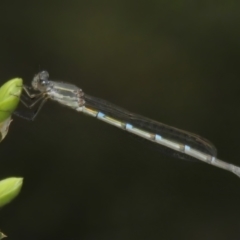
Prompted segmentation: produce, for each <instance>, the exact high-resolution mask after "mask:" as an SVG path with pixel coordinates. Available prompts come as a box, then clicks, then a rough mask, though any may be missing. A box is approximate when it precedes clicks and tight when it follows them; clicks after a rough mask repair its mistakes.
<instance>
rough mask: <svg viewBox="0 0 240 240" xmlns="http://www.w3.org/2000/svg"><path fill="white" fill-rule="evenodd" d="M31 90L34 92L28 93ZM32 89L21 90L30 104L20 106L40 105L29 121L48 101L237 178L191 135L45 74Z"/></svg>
mask: <svg viewBox="0 0 240 240" xmlns="http://www.w3.org/2000/svg"><path fill="white" fill-rule="evenodd" d="M31 88H32V89H33V90H35V91H37V93H36V94H32V93H30V91H29V90H30V89H31ZM31 88H29V87H27V86H24V88H23V89H24V91H25V92H26V94H27V95H28V97H30V98H31V99H33V102H32V103H31V104H30V105H28V104H26V103H25V102H24V101H23V103H24V104H25V105H26V106H27V107H29V108H32V107H33V106H35V105H36V104H37V103H39V102H40V104H39V106H38V108H37V110H36V112H35V114H34V115H33V116H32V118H31V120H34V119H35V117H36V116H37V114H38V113H39V111H40V110H41V108H42V106H43V105H44V103H45V102H46V101H47V100H48V99H51V100H54V101H57V102H59V103H60V104H62V105H64V106H68V107H70V108H72V109H74V110H75V111H77V112H83V113H85V114H87V115H89V116H92V117H96V118H97V119H99V120H102V121H104V122H106V123H108V124H111V125H114V126H116V127H118V128H120V129H122V130H125V131H127V132H129V133H132V134H134V135H136V136H137V137H139V138H143V139H146V140H148V141H149V142H152V143H153V144H154V145H155V146H156V147H157V148H158V149H159V150H161V151H162V152H163V153H165V154H168V155H170V156H173V157H176V158H180V159H185V160H200V161H203V162H206V163H209V164H211V165H214V166H216V167H219V168H222V169H225V170H227V171H230V172H232V173H234V174H236V175H238V176H239V177H240V168H239V167H237V166H235V165H233V164H230V163H227V162H224V161H222V160H219V159H217V150H216V148H215V146H214V145H213V144H212V143H211V142H210V141H208V140H207V139H205V138H203V137H201V136H198V135H196V134H194V133H190V132H187V131H184V130H181V129H177V128H175V127H172V126H168V125H166V124H163V123H160V122H156V121H154V120H151V119H148V118H146V117H143V116H140V115H137V114H134V113H132V112H129V111H127V110H125V109H123V108H120V107H118V106H116V105H113V104H112V103H109V102H107V101H105V100H102V99H99V98H96V97H93V96H90V95H88V94H85V93H84V92H83V91H82V89H80V88H79V87H77V86H75V85H73V84H69V83H63V82H56V81H52V80H50V79H49V74H48V72H47V71H42V72H39V73H38V74H36V75H35V76H34V78H33V80H32V87H31Z"/></svg>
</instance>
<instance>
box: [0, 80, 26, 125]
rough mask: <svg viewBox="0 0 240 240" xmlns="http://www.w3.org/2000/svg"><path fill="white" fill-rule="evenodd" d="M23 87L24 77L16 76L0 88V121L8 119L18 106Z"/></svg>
mask: <svg viewBox="0 0 240 240" xmlns="http://www.w3.org/2000/svg"><path fill="white" fill-rule="evenodd" d="M22 87H23V83H22V79H21V78H14V79H11V80H9V81H7V82H6V83H5V84H3V85H2V87H1V88H0V123H2V122H3V121H5V120H6V119H8V118H9V117H10V116H11V115H12V113H13V112H14V111H15V109H16V108H17V106H18V104H19V101H20V96H21V93H22Z"/></svg>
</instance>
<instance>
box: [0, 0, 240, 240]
mask: <svg viewBox="0 0 240 240" xmlns="http://www.w3.org/2000/svg"><path fill="white" fill-rule="evenodd" d="M239 5H240V4H239V1H236V0H235V1H225V2H220V1H201V2H200V1H185V0H181V1H174V0H170V1H161V0H160V1H154V0H149V1H136V0H128V1H126V0H115V1H97V0H95V1H94V0H93V1H80V0H79V1H71V0H69V1H64V0H63V1H24V0H23V1H1V3H0V13H1V14H0V50H1V51H0V82H1V84H2V83H4V82H5V81H7V80H8V79H10V78H13V77H22V78H23V79H24V82H25V83H26V84H30V82H31V79H32V77H33V75H34V74H35V73H37V72H38V71H39V70H43V69H46V70H48V71H49V73H50V77H51V78H52V79H59V80H63V81H66V82H70V83H74V84H76V85H77V86H79V87H81V88H82V89H83V90H84V91H85V92H86V93H88V94H91V95H93V96H96V97H100V98H103V99H106V100H108V101H110V102H112V103H114V104H117V105H119V106H121V107H124V108H126V109H128V110H131V111H133V112H136V113H139V114H141V115H144V116H147V117H149V118H152V119H155V120H158V121H160V122H163V123H166V124H169V125H173V126H176V127H178V128H182V129H185V130H188V131H191V132H195V133H198V134H200V135H202V136H204V137H206V138H208V139H210V140H211V141H212V142H213V143H214V144H215V145H216V146H217V148H218V156H219V158H220V159H223V160H225V161H228V162H231V163H234V164H236V165H239V166H240V156H239V144H240V140H239V131H240V130H239V122H240V109H239V101H240V95H239V89H240V82H239V75H240V73H239V63H240V61H239V57H240V31H239V21H240V17H239V16H240V14H239V7H240V6H239ZM0 152H1V158H0V159H1V162H0V163H1V165H0V166H1V167H0V169H1V171H0V179H3V178H5V177H10V176H23V177H24V186H23V189H22V192H21V194H20V195H19V196H18V197H17V198H16V199H15V200H14V202H12V203H11V204H9V205H8V206H6V207H4V208H3V209H2V210H1V212H0V228H1V229H2V230H3V231H4V232H5V233H6V234H7V235H8V236H9V239H35V240H38V239H39V240H40V239H59V240H61V239H71V240H77V239H82V240H95V239H104V240H105V239H106V240H110V239H111V240H123V239H124V240H128V239H129V240H130V239H138V240H141V239H154V240H155V239H163V240H169V239H184V240H190V239H191V240H192V239H195V240H202V239H204V240H208V239H209V240H210V239H218V240H224V239H231V240H232V239H234V240H235V239H236V240H237V239H240V207H239V203H240V179H239V178H238V177H237V176H235V175H233V174H231V173H229V172H227V171H224V170H221V169H218V168H215V167H212V166H210V165H208V164H203V163H192V162H187V161H181V160H178V159H172V158H170V157H166V156H165V155H162V154H161V153H159V152H157V151H154V150H152V149H149V148H148V147H145V146H144V144H143V143H140V142H138V141H136V140H135V139H133V138H131V137H129V136H128V134H126V133H124V132H123V131H121V130H118V129H116V128H114V127H112V126H110V125H108V124H105V123H103V122H100V121H98V120H96V119H93V118H91V117H87V116H84V115H82V114H80V113H76V112H75V111H73V110H71V109H68V108H65V107H62V106H60V105H59V104H57V103H54V102H50V101H49V102H48V103H47V104H46V105H45V106H44V108H43V110H42V112H41V113H40V115H39V116H38V117H37V119H36V121H34V122H28V121H25V120H22V119H20V118H17V117H14V121H13V123H12V124H11V128H10V131H9V134H8V136H7V137H6V139H5V140H4V141H3V142H2V143H1V146H0Z"/></svg>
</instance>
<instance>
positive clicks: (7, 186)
mask: <svg viewBox="0 0 240 240" xmlns="http://www.w3.org/2000/svg"><path fill="white" fill-rule="evenodd" d="M22 183H23V178H17V177H10V178H6V179H4V180H2V181H0V207H2V206H4V205H5V204H7V203H9V202H11V201H12V200H13V199H14V198H15V197H16V196H17V195H18V193H19V192H20V190H21V187H22ZM0 239H1V238H0Z"/></svg>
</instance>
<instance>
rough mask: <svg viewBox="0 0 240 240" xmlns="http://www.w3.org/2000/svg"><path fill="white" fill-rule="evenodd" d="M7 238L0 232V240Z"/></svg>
mask: <svg viewBox="0 0 240 240" xmlns="http://www.w3.org/2000/svg"><path fill="white" fill-rule="evenodd" d="M5 237H7V236H6V235H5V234H4V233H3V232H0V240H1V239H3V238H5Z"/></svg>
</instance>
